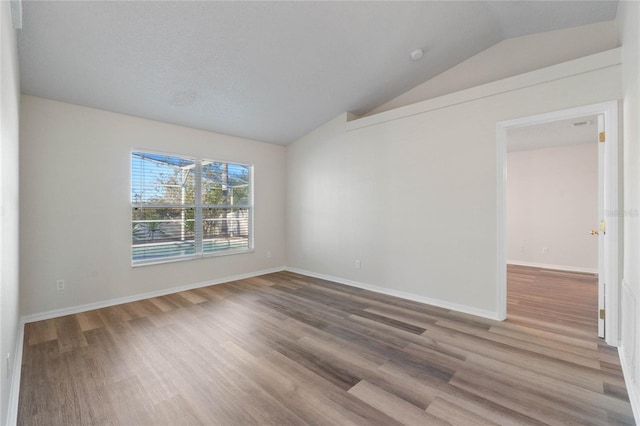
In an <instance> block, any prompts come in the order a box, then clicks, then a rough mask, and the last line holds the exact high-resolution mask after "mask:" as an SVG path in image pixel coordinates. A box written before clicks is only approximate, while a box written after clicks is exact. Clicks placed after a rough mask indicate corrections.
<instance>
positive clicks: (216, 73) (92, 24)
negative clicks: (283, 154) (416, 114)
mask: <svg viewBox="0 0 640 426" xmlns="http://www.w3.org/2000/svg"><path fill="white" fill-rule="evenodd" d="M616 8H617V3H616V2H615V1H512V2H506V1H498V2H493V1H470V2H467V1H460V2H456V1H453V2H451V1H446V2H445V1H429V2H395V1H391V2H366V1H357V2H213V1H211V2H197V1H175V2H174V1H151V2H145V1H122V2H120V1H70V2H67V1H25V2H23V17H24V18H23V22H24V23H23V29H22V30H20V31H19V36H18V37H19V38H18V40H19V57H20V73H21V85H22V91H23V93H26V94H30V95H35V96H41V97H45V98H50V99H55V100H59V101H64V102H69V103H74V104H78V105H84V106H88V107H94V108H99V109H103V110H107V111H114V112H119V113H124V114H130V115H134V116H138V117H143V118H149V119H154V120H159V121H164V122H167V123H174V124H180V125H184V126H189V127H193V128H199V129H204V130H210V131H214V132H219V133H225V134H230V135H234V136H240V137H246V138H251V139H256V140H261V141H265V142H272V143H280V144H286V143H289V142H291V141H293V140H295V139H297V138H298V137H300V136H302V135H304V134H305V133H307V132H308V131H310V130H312V129H313V128H315V127H317V126H319V125H320V124H322V123H324V122H326V121H327V120H329V119H331V118H333V117H335V116H336V115H338V114H340V113H342V112H344V111H351V112H354V113H356V114H361V113H365V112H367V111H370V110H372V109H373V108H375V107H376V106H379V105H380V104H382V103H384V102H386V101H388V100H390V99H392V98H394V97H396V96H398V95H400V94H401V93H403V92H405V91H407V90H408V89H410V88H412V87H414V86H416V85H418V84H420V83H422V82H424V81H426V80H428V79H430V78H431V77H434V76H435V75H437V74H439V73H441V72H443V71H445V70H447V69H449V68H451V67H452V66H454V65H456V64H458V63H459V62H461V61H463V60H465V59H467V58H469V57H471V56H473V55H475V54H477V53H478V52H480V51H482V50H484V49H486V48H488V47H490V46H492V45H494V44H496V43H498V42H500V41H502V40H504V39H506V38H511V37H516V36H521V35H526V34H531V33H537V32H543V31H550V30H555V29H560V28H567V27H572V26H577V25H584V24H589V23H593V22H599V21H607V20H611V19H614V18H615V13H616ZM418 48H419V49H422V50H424V52H425V54H424V57H423V58H422V59H421V60H419V61H412V60H411V59H410V58H409V54H410V52H411V51H413V50H414V49H418ZM532 54H535V52H532Z"/></svg>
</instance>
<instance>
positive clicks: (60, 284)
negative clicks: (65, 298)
mask: <svg viewBox="0 0 640 426" xmlns="http://www.w3.org/2000/svg"><path fill="white" fill-rule="evenodd" d="M56 290H58V291H62V290H64V280H56Z"/></svg>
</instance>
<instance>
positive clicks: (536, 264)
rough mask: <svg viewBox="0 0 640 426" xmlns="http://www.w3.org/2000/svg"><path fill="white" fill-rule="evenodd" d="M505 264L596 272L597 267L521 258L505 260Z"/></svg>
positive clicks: (588, 272)
mask: <svg viewBox="0 0 640 426" xmlns="http://www.w3.org/2000/svg"><path fill="white" fill-rule="evenodd" d="M507 265H518V266H530V267H532V268H542V269H553V270H556V271H569V272H584V273H586V274H597V273H598V268H596V269H593V268H582V267H580V266H565V265H550V264H548V263H536V262H525V261H522V260H507Z"/></svg>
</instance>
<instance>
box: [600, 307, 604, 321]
mask: <svg viewBox="0 0 640 426" xmlns="http://www.w3.org/2000/svg"><path fill="white" fill-rule="evenodd" d="M600 319H601V320H603V319H604V309H600Z"/></svg>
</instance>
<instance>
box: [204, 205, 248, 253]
mask: <svg viewBox="0 0 640 426" xmlns="http://www.w3.org/2000/svg"><path fill="white" fill-rule="evenodd" d="M202 228H203V232H202V235H203V242H202V250H203V252H204V253H211V252H215V251H219V250H229V249H232V250H233V249H248V248H249V209H248V208H205V209H204V210H203V212H202Z"/></svg>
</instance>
